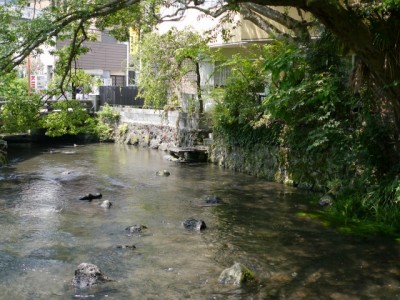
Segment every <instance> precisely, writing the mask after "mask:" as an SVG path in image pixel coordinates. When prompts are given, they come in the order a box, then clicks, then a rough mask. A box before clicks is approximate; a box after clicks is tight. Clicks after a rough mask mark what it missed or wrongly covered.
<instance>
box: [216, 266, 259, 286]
mask: <svg viewBox="0 0 400 300" xmlns="http://www.w3.org/2000/svg"><path fill="white" fill-rule="evenodd" d="M253 279H254V275H253V273H252V272H251V271H250V270H249V269H248V268H247V267H246V266H244V265H242V264H240V263H235V264H234V265H233V266H232V267H230V268H228V269H225V270H223V271H222V273H221V275H219V278H218V281H219V282H220V283H222V284H233V285H237V286H240V285H241V284H242V283H245V282H248V281H250V280H253Z"/></svg>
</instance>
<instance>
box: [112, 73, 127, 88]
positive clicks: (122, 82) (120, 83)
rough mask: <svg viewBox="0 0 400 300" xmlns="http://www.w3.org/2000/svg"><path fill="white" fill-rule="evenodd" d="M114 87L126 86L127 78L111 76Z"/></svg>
mask: <svg viewBox="0 0 400 300" xmlns="http://www.w3.org/2000/svg"><path fill="white" fill-rule="evenodd" d="M110 77H111V80H112V84H111V85H113V86H125V76H118V75H111V76H110Z"/></svg>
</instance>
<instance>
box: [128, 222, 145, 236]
mask: <svg viewBox="0 0 400 300" xmlns="http://www.w3.org/2000/svg"><path fill="white" fill-rule="evenodd" d="M144 229H147V227H146V226H144V225H141V224H135V225H132V226H128V227H126V228H125V230H126V231H128V232H129V233H130V234H141V233H142V232H143V230H144Z"/></svg>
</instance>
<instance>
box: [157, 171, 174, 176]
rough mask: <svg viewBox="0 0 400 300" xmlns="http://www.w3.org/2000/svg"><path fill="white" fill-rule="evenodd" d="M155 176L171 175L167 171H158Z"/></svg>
mask: <svg viewBox="0 0 400 300" xmlns="http://www.w3.org/2000/svg"><path fill="white" fill-rule="evenodd" d="M156 175H157V176H169V175H171V173H170V172H169V171H168V170H160V171H157V172H156Z"/></svg>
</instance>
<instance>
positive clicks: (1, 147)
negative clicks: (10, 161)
mask: <svg viewBox="0 0 400 300" xmlns="http://www.w3.org/2000/svg"><path fill="white" fill-rule="evenodd" d="M6 161H7V142H6V141H4V140H0V166H1V165H3V164H5V163H6Z"/></svg>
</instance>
